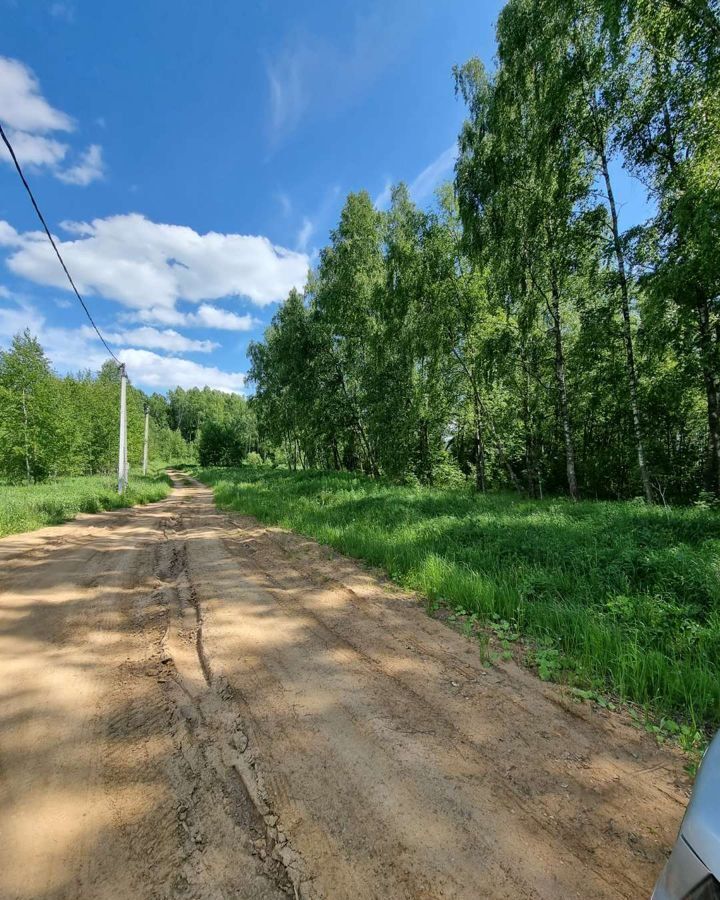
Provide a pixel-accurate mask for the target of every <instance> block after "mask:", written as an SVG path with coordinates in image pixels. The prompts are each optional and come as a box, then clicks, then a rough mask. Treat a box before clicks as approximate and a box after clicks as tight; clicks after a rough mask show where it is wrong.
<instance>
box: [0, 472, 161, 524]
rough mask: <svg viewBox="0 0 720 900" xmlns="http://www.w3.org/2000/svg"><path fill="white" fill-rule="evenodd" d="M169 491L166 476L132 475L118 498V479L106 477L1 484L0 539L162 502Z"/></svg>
mask: <svg viewBox="0 0 720 900" xmlns="http://www.w3.org/2000/svg"><path fill="white" fill-rule="evenodd" d="M169 492H170V483H169V481H168V478H167V476H165V475H156V476H152V477H151V476H148V477H146V478H144V477H143V476H142V475H131V476H130V486H129V489H128V490H127V491H126V492H125V494H124V495H123V496H122V497H121V496H119V494H118V492H117V479H115V478H113V477H111V476H107V475H89V476H83V477H78V478H58V479H57V480H55V481H47V482H42V483H40V484H32V485H28V486H26V485H18V486H7V485H0V537H2V536H5V535H8V534H17V533H18V532H21V531H32V529H34V528H43V527H44V526H45V525H59V524H60V523H61V522H67V521H68V520H69V519H73V518H74V517H75V516H76V515H77V514H78V513H81V512H85V513H96V512H101V511H102V510H106V509H119V508H121V507H124V506H134V505H135V504H137V503H152V502H153V501H154V500H162V499H163V497H167V495H168V493H169Z"/></svg>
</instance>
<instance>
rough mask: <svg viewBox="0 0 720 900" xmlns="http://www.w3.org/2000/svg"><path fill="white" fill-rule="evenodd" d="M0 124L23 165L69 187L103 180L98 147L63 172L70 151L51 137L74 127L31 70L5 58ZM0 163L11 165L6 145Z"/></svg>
mask: <svg viewBox="0 0 720 900" xmlns="http://www.w3.org/2000/svg"><path fill="white" fill-rule="evenodd" d="M56 5H57V6H63V4H56ZM0 121H1V122H2V123H3V124H4V125H5V126H6V130H7V135H8V139H9V140H10V143H11V144H12V146H13V149H14V151H15V155H16V156H17V158H18V160H19V161H20V163H21V165H27V166H33V167H35V168H43V167H44V168H46V169H47V170H48V171H50V172H52V174H53V175H54V176H55V177H56V178H59V179H60V180H61V181H64V182H66V183H67V184H78V185H87V184H90V183H91V182H92V181H95V180H96V179H97V178H100V177H102V174H103V166H102V151H101V148H100V147H99V146H98V145H97V144H92V145H91V146H90V147H88V148H87V150H85V152H84V153H83V154H82V155H81V157H80V159H79V161H78V162H77V163H76V164H75V165H73V166H70V167H69V168H67V169H63V168H62V164H63V163H64V162H65V160H66V159H67V156H68V153H69V151H70V147H69V145H68V144H67V143H65V142H64V141H60V140H58V139H57V138H56V137H52V136H50V135H51V134H52V133H53V132H58V131H60V132H70V131H74V130H75V123H74V122H73V120H72V119H71V118H70V116H68V115H67V114H66V113H64V112H61V111H60V110H59V109H55V107H53V106H51V105H50V103H48V101H47V100H46V99H45V98H44V97H43V95H42V93H41V91H40V83H39V82H38V79H37V77H36V76H35V74H34V73H33V72H32V70H31V69H29V68H28V67H27V66H26V65H25V64H24V63H22V62H20V60H17V59H10V58H8V57H6V56H0ZM0 161H3V162H6V163H12V159H11V157H10V154H9V153H8V151H7V149H6V147H5V145H4V144H3V145H0Z"/></svg>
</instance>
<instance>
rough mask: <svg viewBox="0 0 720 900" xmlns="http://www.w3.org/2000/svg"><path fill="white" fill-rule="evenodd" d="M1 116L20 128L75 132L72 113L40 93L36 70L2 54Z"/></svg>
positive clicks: (14, 126)
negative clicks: (55, 107)
mask: <svg viewBox="0 0 720 900" xmlns="http://www.w3.org/2000/svg"><path fill="white" fill-rule="evenodd" d="M0 118H2V121H3V123H4V124H6V125H9V126H10V127H11V128H16V129H17V130H18V131H30V132H39V133H41V134H42V133H43V132H46V131H72V130H73V128H74V124H73V121H72V119H71V118H70V116H68V115H66V114H65V113H64V112H60V110H59V109H54V108H53V107H52V106H51V105H50V104H49V103H48V102H47V100H46V99H45V98H44V97H43V96H42V94H41V93H40V84H39V82H38V80H37V78H36V77H35V75H34V73H33V72H32V71H31V70H30V69H29V68H28V67H27V66H26V65H24V64H23V63H21V62H20V60H18V59H8V57H6V56H0Z"/></svg>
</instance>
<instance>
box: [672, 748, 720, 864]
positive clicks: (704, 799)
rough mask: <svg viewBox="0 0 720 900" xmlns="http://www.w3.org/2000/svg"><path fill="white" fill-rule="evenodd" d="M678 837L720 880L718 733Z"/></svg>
mask: <svg viewBox="0 0 720 900" xmlns="http://www.w3.org/2000/svg"><path fill="white" fill-rule="evenodd" d="M680 834H681V835H682V836H683V838H685V840H686V841H687V843H688V844H689V845H690V847H691V848H692V849H693V851H694V852H695V853H696V854H697V856H698V857H699V858H700V859H701V860H702V862H703V863H704V864H705V866H706V867H707V868H708V869H709V870H710V871H711V872H712V873H713V875H714V876H715V877H716V878H717V879H718V880H720V732H718V733H717V734H716V735H715V737H714V738H713V740H712V742H711V744H710V746H709V747H708V749H707V751H706V752H705V756H704V757H703V761H702V764H701V766H700V770H699V771H698V775H697V778H696V780H695V787H694V788H693V792H692V798H691V799H690V803H689V805H688V808H687V811H686V813H685V818H684V819H683V823H682V825H681V827H680Z"/></svg>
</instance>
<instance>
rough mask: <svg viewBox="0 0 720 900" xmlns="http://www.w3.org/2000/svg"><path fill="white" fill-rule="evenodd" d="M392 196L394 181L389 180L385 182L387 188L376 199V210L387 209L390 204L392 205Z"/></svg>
mask: <svg viewBox="0 0 720 900" xmlns="http://www.w3.org/2000/svg"><path fill="white" fill-rule="evenodd" d="M391 195H392V181H391V180H390V179H389V178H387V179H386V180H385V187H384V188H383V189H382V190H381V191H380V193H379V194H378V195H377V197H376V198H375V200H374V201H373V202H374V205H375V209H387V207H388V204H389V203H390V197H391Z"/></svg>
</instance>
